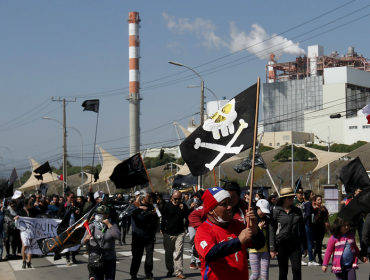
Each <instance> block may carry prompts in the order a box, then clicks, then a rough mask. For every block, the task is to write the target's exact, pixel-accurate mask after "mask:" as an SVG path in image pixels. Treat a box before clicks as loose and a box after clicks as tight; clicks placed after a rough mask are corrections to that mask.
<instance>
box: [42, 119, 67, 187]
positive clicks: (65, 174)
mask: <svg viewBox="0 0 370 280" xmlns="http://www.w3.org/2000/svg"><path fill="white" fill-rule="evenodd" d="M42 119H44V120H52V121H56V122H57V123H60V124H61V125H62V126H63V182H64V183H65V185H66V186H67V129H66V127H65V125H64V124H62V123H61V122H60V121H58V120H55V119H52V118H49V117H42Z"/></svg>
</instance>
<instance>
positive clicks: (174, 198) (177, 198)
mask: <svg viewBox="0 0 370 280" xmlns="http://www.w3.org/2000/svg"><path fill="white" fill-rule="evenodd" d="M173 200H181V197H179V198H176V197H174V198H173Z"/></svg>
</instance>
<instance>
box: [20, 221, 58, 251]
mask: <svg viewBox="0 0 370 280" xmlns="http://www.w3.org/2000/svg"><path fill="white" fill-rule="evenodd" d="M18 221H19V223H18V228H19V229H20V231H21V232H22V235H23V236H24V235H25V236H26V238H27V239H28V240H29V243H30V247H29V249H28V250H27V251H26V253H27V254H35V255H42V252H41V250H40V248H39V245H38V244H37V240H39V239H43V238H50V237H54V236H56V235H57V228H58V225H59V224H60V222H61V221H62V220H59V219H45V218H28V217H19V220H18Z"/></svg>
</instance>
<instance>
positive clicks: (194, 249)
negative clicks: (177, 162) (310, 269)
mask: <svg viewBox="0 0 370 280" xmlns="http://www.w3.org/2000/svg"><path fill="white" fill-rule="evenodd" d="M223 181H224V183H223V186H222V188H221V187H213V188H209V189H207V190H203V189H199V190H198V191H194V192H186V193H182V192H180V191H179V190H177V191H174V192H173V193H172V195H171V197H170V198H169V199H168V200H167V201H166V200H165V199H163V196H162V195H161V194H159V193H155V192H151V191H149V190H147V189H143V190H141V191H136V192H135V193H134V194H133V195H132V196H130V195H128V196H126V200H125V198H124V196H123V195H122V194H117V195H113V196H110V197H109V196H108V195H107V196H106V195H105V194H104V193H103V192H101V191H97V192H93V191H92V187H91V186H90V188H89V192H88V193H87V195H85V196H78V197H77V196H76V195H75V193H73V192H72V191H70V190H68V189H67V190H66V191H65V193H64V196H58V195H55V194H54V195H51V196H47V195H45V194H44V195H43V194H41V193H36V194H34V195H30V196H28V197H24V195H23V194H22V193H20V192H18V193H16V194H15V195H14V196H13V197H12V198H7V199H2V200H1V205H2V206H1V212H0V230H1V232H2V236H3V238H1V243H0V244H1V245H0V258H2V259H6V260H13V259H20V258H21V259H22V260H23V266H22V268H23V269H27V268H32V267H33V265H32V256H34V255H38V254H40V255H41V254H44V253H45V252H42V253H36V252H35V251H34V249H35V248H34V247H35V244H37V243H33V242H32V240H31V238H30V236H29V232H28V231H27V228H26V229H25V227H24V225H25V221H28V222H30V220H32V219H58V227H59V228H60V231H58V232H57V233H56V234H60V232H61V231H62V230H66V229H68V228H70V227H73V226H74V225H75V224H76V223H77V221H78V220H80V219H82V218H83V217H87V216H86V215H89V213H91V215H89V218H88V221H87V224H84V226H85V228H83V233H82V235H80V241H79V242H76V241H74V242H72V243H71V244H70V246H66V247H65V249H64V250H63V251H62V252H59V253H55V258H59V259H60V258H62V256H61V255H63V258H65V262H66V265H67V266H70V265H73V264H74V263H76V262H77V261H76V258H75V256H76V255H77V254H88V257H89V261H88V265H87V270H86V271H87V274H88V276H87V277H88V278H89V279H90V280H95V279H96V280H99V279H115V273H116V266H117V264H116V251H115V246H116V245H122V244H123V243H125V244H126V240H125V236H126V235H127V234H128V233H129V232H130V228H131V234H132V244H131V251H132V260H131V267H130V270H129V274H130V275H131V279H138V278H137V274H138V271H139V268H140V265H141V259H142V257H143V255H144V249H145V262H144V271H145V275H146V278H147V279H149V280H151V279H154V277H155V276H154V275H153V252H154V247H155V244H156V234H158V233H162V234H163V245H164V250H165V266H166V268H167V275H166V277H173V276H175V277H176V278H179V279H185V278H186V275H184V271H183V266H184V265H188V266H189V268H190V269H193V270H198V271H199V272H200V273H201V275H202V279H226V278H227V277H228V275H230V274H233V275H234V276H235V277H236V279H251V280H257V279H269V267H270V260H271V259H274V258H275V257H277V260H278V264H279V276H278V279H287V275H288V273H289V271H288V270H289V269H288V262H289V260H290V262H291V270H292V275H293V279H302V275H301V274H302V272H301V267H302V266H322V270H323V271H324V272H326V271H327V267H328V265H329V262H330V258H331V257H332V256H333V259H332V272H333V273H335V275H336V277H337V279H349V280H352V279H356V274H355V270H356V269H357V268H358V265H357V263H358V259H360V260H361V261H363V262H367V250H366V248H367V247H368V246H369V242H370V218H369V219H368V218H367V219H366V222H365V224H364V216H363V215H362V216H361V217H360V218H359V219H358V221H356V223H353V224H351V225H350V224H349V223H348V222H346V221H344V220H343V219H341V218H339V217H338V218H336V219H335V221H334V223H333V225H330V224H329V219H328V216H329V215H328V210H327V209H326V207H325V206H324V205H323V203H322V197H321V195H315V194H314V193H313V192H312V191H311V190H303V189H302V187H301V186H297V188H296V190H295V191H293V190H292V189H291V188H290V187H285V188H282V189H281V191H280V196H278V195H277V194H276V193H272V194H271V195H270V196H269V197H265V195H264V192H263V189H259V190H257V191H256V192H255V195H254V196H252V195H251V194H250V193H249V190H247V191H243V192H242V190H241V188H240V186H239V185H238V183H236V182H234V181H229V180H227V179H226V180H223ZM360 192H361V190H360V189H357V190H356V192H355V193H354V194H353V195H351V194H349V195H348V196H347V198H346V199H345V200H343V201H342V205H343V207H346V206H345V205H348V203H349V201H350V200H351V199H353V197H355V196H356V195H358V194H359V193H360ZM22 221H23V222H22ZM22 225H23V226H22ZM356 230H358V231H359V233H360V232H361V239H360V243H361V254H360V250H359V248H358V247H357V244H356V240H355V237H354V236H355V235H354V234H355V232H356ZM329 231H330V232H331V237H330V239H329V241H328V245H327V250H326V253H325V257H324V259H323V258H322V245H323V239H324V236H325V233H326V232H329ZM186 242H189V244H190V248H191V259H190V262H189V263H186V264H184V259H183V252H184V244H185V243H186ZM4 245H5V246H4ZM38 245H39V246H40V243H38ZM72 245H73V246H72ZM4 247H5V249H4ZM82 248H85V250H82ZM40 249H42V248H41V246H40ZM306 256H308V261H307V262H305V261H304V257H306ZM248 262H249V266H250V268H248ZM249 270H250V271H249ZM248 275H249V276H248Z"/></svg>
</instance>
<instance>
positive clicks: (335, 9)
mask: <svg viewBox="0 0 370 280" xmlns="http://www.w3.org/2000/svg"><path fill="white" fill-rule="evenodd" d="M353 2H355V0H352V1H350V2H347V3H345V4H343V5H341V6H338V7H336V8H334V9H332V10H329V11H328V12H325V13H323V14H321V15H319V16H316V17H314V18H312V19H310V20H308V21H305V22H303V23H301V24H299V25H296V26H294V27H292V28H290V29H287V30H285V31H283V32H281V33H279V34H277V35H274V36H272V37H270V38H268V39H265V40H262V41H261V42H258V43H256V44H254V45H251V46H248V47H245V48H242V49H240V50H238V51H235V52H233V53H231V54H228V55H225V56H222V57H220V58H217V59H214V60H211V61H209V62H206V63H203V64H200V65H198V66H195V67H192V68H199V67H202V66H205V65H208V64H210V63H213V62H216V61H219V60H221V59H224V58H226V57H229V56H232V55H234V54H237V53H239V52H241V51H244V50H247V49H249V48H251V47H254V46H256V45H258V44H261V43H264V42H266V41H268V40H271V39H273V38H275V37H276V36H280V35H282V34H285V33H287V32H289V31H292V30H294V29H297V28H299V27H301V26H303V25H306V24H308V23H310V22H312V21H315V20H317V19H318V18H321V17H324V16H326V15H328V14H330V13H332V12H334V11H337V10H339V9H341V8H343V7H345V6H347V5H349V4H351V3H353ZM366 7H367V6H365V7H363V8H361V10H363V9H364V8H366ZM355 12H357V11H355ZM353 13H354V12H352V13H350V14H353ZM350 14H347V15H345V16H343V17H341V18H344V17H346V16H348V15H350ZM338 20H339V19H338ZM328 24H330V23H328ZM328 24H325V25H328ZM325 25H323V26H325ZM319 28H320V27H319ZM314 30H316V29H314ZM300 36H302V35H300ZM274 47H275V46H274ZM268 49H270V48H268ZM268 49H266V50H268ZM266 50H263V51H266ZM252 55H254V54H252ZM247 57H249V56H247ZM230 63H232V62H229V63H227V64H230ZM224 65H225V64H223V65H220V66H217V67H214V68H219V67H222V66H224ZM237 65H239V64H237ZM237 65H235V66H237ZM226 69H227V68H226ZM212 70H213V69H208V70H206V71H205V72H207V71H212ZM185 72H187V71H186V70H184V71H180V72H178V73H175V74H171V75H168V76H165V77H162V78H158V79H154V80H151V81H148V82H144V83H141V85H145V84H149V83H153V82H156V81H160V80H163V79H167V78H170V77H173V76H176V75H178V74H181V73H185ZM201 73H204V72H201ZM212 73H214V72H212ZM192 76H193V75H191V76H187V77H192ZM187 77H185V78H187ZM177 80H182V79H181V78H180V79H176V80H175V81H177ZM172 82H173V81H170V83H171V84H172ZM167 83H168V82H165V83H162V84H159V85H167ZM152 87H155V88H157V87H158V85H153V86H150V87H148V88H143V89H142V90H148V89H152ZM127 89H129V87H124V88H119V89H114V90H109V91H102V92H97V93H91V94H84V95H79V96H77V97H85V96H95V95H99V94H105V93H110V94H107V95H104V96H114V95H118V94H119V95H122V94H125V93H128V91H125V92H120V93H113V92H116V91H122V90H127ZM112 93H113V94H112ZM74 96H75V95H74ZM74 96H73V97H74ZM65 97H72V96H65Z"/></svg>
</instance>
